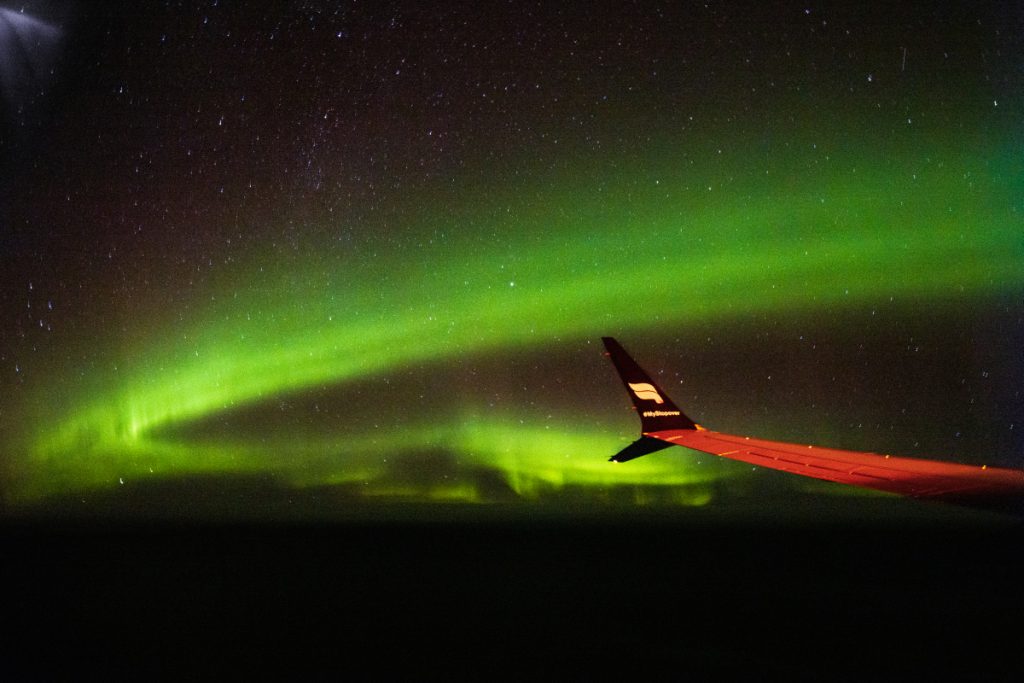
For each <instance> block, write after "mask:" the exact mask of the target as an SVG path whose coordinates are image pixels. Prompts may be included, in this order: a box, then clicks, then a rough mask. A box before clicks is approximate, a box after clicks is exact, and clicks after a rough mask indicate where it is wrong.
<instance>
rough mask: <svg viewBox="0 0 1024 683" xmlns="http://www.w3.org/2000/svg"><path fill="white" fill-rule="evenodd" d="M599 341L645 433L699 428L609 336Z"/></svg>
mask: <svg viewBox="0 0 1024 683" xmlns="http://www.w3.org/2000/svg"><path fill="white" fill-rule="evenodd" d="M601 341H603V342H604V347H605V349H607V354H606V355H607V356H608V357H609V358H611V359H612V363H613V364H614V365H615V369H616V370H618V372H619V377H620V378H621V379H622V383H623V384H624V385H625V386H626V391H628V392H629V397H630V398H631V399H632V400H633V405H634V406H635V407H636V411H637V413H639V414H640V425H641V430H642V431H643V433H644V434H647V433H648V432H660V431H662V430H666V429H698V427H697V423H695V422H694V421H693V420H691V419H690V418H688V417H686V415H684V414H683V411H681V410H679V408H678V407H677V406H676V404H675V403H673V402H672V399H670V398H669V397H668V394H666V393H665V392H664V391H662V389H661V387H659V386H658V385H657V384H656V383H655V382H654V380H652V379H651V377H650V375H648V374H647V373H646V372H645V371H644V369H643V368H641V367H640V366H639V365H637V363H636V361H635V360H633V359H632V358H631V357H630V355H629V354H628V353H626V350H625V349H624V348H622V346H621V345H620V344H619V343H618V342H617V341H615V340H614V339H613V338H612V337H601ZM641 455H642V454H641ZM634 457H635V456H634ZM613 459H614V458H613Z"/></svg>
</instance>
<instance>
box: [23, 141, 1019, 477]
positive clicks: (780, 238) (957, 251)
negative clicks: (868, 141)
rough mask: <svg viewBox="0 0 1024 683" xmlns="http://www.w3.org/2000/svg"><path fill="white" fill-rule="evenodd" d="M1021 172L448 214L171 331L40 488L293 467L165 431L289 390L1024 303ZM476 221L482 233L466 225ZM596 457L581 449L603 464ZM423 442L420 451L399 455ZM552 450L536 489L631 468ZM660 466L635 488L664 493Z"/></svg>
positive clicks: (669, 182)
mask: <svg viewBox="0 0 1024 683" xmlns="http://www.w3.org/2000/svg"><path fill="white" fill-rule="evenodd" d="M1003 161H1006V160H1003ZM968 162H971V163H973V165H974V166H984V164H983V163H982V162H981V161H977V160H967V161H965V162H964V163H968ZM951 166H952V165H951ZM1003 166H1004V167H1005V168H1004V167H998V168H995V169H994V170H990V176H984V175H980V176H979V175H977V174H976V175H974V176H973V177H972V178H971V181H970V183H967V182H966V181H965V180H964V179H963V178H962V177H961V176H960V175H958V173H957V172H955V171H953V170H948V171H934V172H932V173H931V174H930V175H927V176H925V177H923V178H921V179H919V180H915V181H914V182H911V181H910V180H908V179H907V178H905V177H904V176H903V175H898V176H896V177H894V176H893V175H887V174H884V173H875V174H874V175H871V174H868V173H864V172H862V173H860V174H859V175H850V174H847V175H846V176H843V177H832V178H828V179H822V183H821V185H822V186H823V187H825V188H826V189H827V192H824V193H819V192H810V191H805V192H803V193H800V192H795V191H793V190H792V189H790V188H789V187H785V188H783V189H784V190H785V194H780V193H781V192H782V190H780V189H779V188H772V187H771V186H769V188H768V189H767V190H765V191H764V192H762V193H761V194H760V195H756V196H755V195H751V194H742V193H739V192H732V193H729V194H728V195H723V196H718V197H712V195H713V191H709V192H707V194H704V192H703V191H701V190H700V189H699V188H696V185H697V184H696V183H694V182H692V181H691V179H689V178H688V177H687V176H685V175H683V174H677V176H676V177H672V176H671V174H669V175H668V176H667V177H666V180H665V181H664V183H662V182H661V181H659V182H658V183H657V185H656V186H655V185H653V184H645V185H643V186H637V185H636V183H634V182H632V181H626V180H623V179H620V180H619V181H618V182H619V184H618V185H613V186H612V187H611V188H610V189H609V188H601V189H600V192H598V191H597V190H595V189H594V188H590V187H580V186H579V185H570V186H569V187H567V188H562V189H561V190H559V189H558V188H555V189H552V190H550V191H547V192H544V193H541V194H534V196H532V197H531V198H530V199H529V200H528V201H527V200H524V201H523V203H522V204H521V205H520V206H519V207H518V208H517V210H516V211H514V212H511V213H510V214H509V215H508V216H505V217H499V218H494V219H493V220H492V221H491V222H490V223H485V222H481V220H480V218H479V217H478V216H475V217H470V216H469V214H452V215H446V214H444V213H443V212H439V211H437V210H435V211H434V212H432V213H430V214H428V215H427V216H426V217H425V219H424V221H425V223H429V224H430V225H432V226H434V227H435V228H436V226H438V225H442V226H445V230H444V232H445V234H446V235H447V237H445V238H443V239H441V238H438V239H437V240H435V241H434V242H433V243H431V242H429V241H424V242H423V243H422V244H421V245H420V246H419V247H416V248H414V247H411V246H409V245H408V244H406V245H404V246H403V247H402V248H400V249H394V250H392V251H384V252H381V253H379V254H378V255H377V256H376V257H375V258H372V259H370V258H366V257H365V254H363V255H357V256H356V257H351V256H349V255H346V254H333V255H332V254H331V253H325V252H321V253H319V254H318V255H317V256H316V257H310V258H309V259H307V260H301V259H300V260H299V262H292V263H287V264H283V265H279V266H277V267H276V268H273V267H270V266H266V265H264V266H261V267H250V268H249V269H246V270H244V271H236V272H233V273H231V274H230V275H229V276H227V277H225V278H224V280H223V281H222V282H220V283H219V284H218V285H217V289H216V291H214V292H213V293H212V294H211V296H210V297H209V298H212V299H213V300H214V301H213V303H211V304H209V305H208V306H207V308H206V309H205V310H204V311H202V312H201V313H200V314H199V315H198V316H194V317H193V320H194V321H195V322H194V323H193V325H192V326H190V328H189V329H188V330H187V331H174V332H173V333H170V334H168V331H167V330H164V331H163V333H164V334H165V335H166V336H165V337H164V339H163V340H162V341H159V342H155V343H154V344H153V345H152V346H151V347H150V348H146V349H138V350H133V351H138V352H137V353H135V356H136V358H138V359H139V360H138V361H137V362H136V363H134V364H129V367H128V369H127V371H126V373H125V376H122V377H120V378H111V380H110V382H109V383H108V384H107V385H106V386H105V388H104V389H103V390H102V391H100V392H99V395H97V392H96V391H95V390H90V392H89V395H88V396H79V397H75V398H72V399H71V400H70V404H71V406H72V408H73V409H72V410H71V412H70V414H66V415H58V416H55V417H53V418H44V419H42V420H41V422H40V424H39V429H38V432H37V433H36V434H35V435H33V436H32V437H30V445H29V447H28V450H29V456H30V457H29V461H30V463H29V468H28V470H29V474H30V475H31V477H35V476H39V477H45V476H51V475H52V471H54V470H56V471H62V472H63V473H64V474H63V475H62V476H61V477H57V479H60V480H62V481H63V480H65V479H66V482H65V483H66V484H67V485H68V486H73V485H74V484H75V482H79V483H84V482H86V481H95V480H97V476H96V475H97V474H99V473H101V472H103V473H104V474H103V475H102V476H101V477H99V478H100V479H103V480H109V477H108V476H107V473H106V471H107V470H109V469H111V468H110V467H109V466H108V465H109V464H110V463H112V462H113V463H119V464H120V465H122V466H123V465H124V464H125V457H124V456H125V455H126V454H135V456H137V457H139V458H141V457H142V456H141V455H139V454H143V453H146V454H149V456H148V457H146V458H144V459H145V460H147V461H149V460H152V461H155V462H157V463H159V464H161V465H162V466H163V467H164V468H166V469H167V470H171V471H204V470H206V469H209V468H210V467H211V465H210V463H211V462H216V463H219V464H218V465H216V466H215V468H216V469H221V468H222V469H224V470H236V471H244V470H246V469H247V468H249V467H251V468H253V469H256V470H266V469H268V468H269V469H272V468H273V466H268V465H267V464H266V462H265V460H266V458H262V457H261V453H259V452H258V451H260V450H262V449H256V451H257V452H254V451H253V447H252V446H251V445H249V446H246V447H245V448H241V447H239V448H233V447H224V446H223V445H222V446H220V447H218V448H217V449H215V450H216V453H214V452H212V451H208V450H205V449H203V448H201V447H198V446H196V445H194V444H191V445H190V444H167V443H161V442H159V441H158V440H156V439H155V438H153V436H152V433H153V431H154V430H155V429H157V428H161V427H164V426H167V425H169V424H176V423H182V422H186V421H189V420H193V419H197V418H201V417H203V416H207V415H210V414H216V413H217V412H220V411H223V410H226V409H230V408H232V407H236V406H241V405H245V404H251V403H255V402H260V401H263V400H267V399H268V398H270V397H273V396H277V395H280V394H283V393H287V392H295V391H302V390H307V389H310V388H313V387H318V386H325V385H328V384H330V385H337V384H340V383H344V382H345V381H348V380H352V379H355V378H362V377H369V376H373V375H375V374H378V373H381V372H385V371H389V370H391V369H394V368H399V367H408V366H412V365H417V364H421V363H427V362H436V361H438V360H442V359H452V358H459V357H465V356H472V355H476V354H481V353H485V352H490V351H495V350H499V349H502V348H511V347H536V348H541V347H543V346H545V345H550V344H552V343H554V342H557V341H558V340H566V339H573V338H583V337H594V338H596V337H597V336H600V335H601V334H606V333H609V332H614V333H616V334H622V333H628V332H630V331H634V330H641V329H652V328H653V329H656V328H663V327H664V326H666V325H672V326H693V325H698V324H708V323H715V322H719V323H721V322H724V321H728V320H734V319H741V318H745V317H749V316H755V315H758V314H764V313H770V312H809V311H813V310H816V309H821V308H824V307H837V306H864V305H874V304H876V303H883V302H888V301H893V300H901V301H907V302H909V301H913V300H918V299H937V300H943V299H948V298H950V297H970V296H976V295H986V294H992V293H1001V292H1006V291H1017V290H1019V289H1021V288H1022V287H1024V268H1022V267H1021V264H1022V263H1024V240H1022V239H1021V234H1022V229H1021V228H1022V226H1021V221H1020V218H1019V216H1018V215H1017V214H1016V213H1015V211H1016V209H1017V204H1018V203H1019V199H1018V198H1019V197H1020V196H1022V195H1024V180H1022V178H1024V173H1020V172H1019V171H1020V169H1019V168H1017V166H1019V162H1010V161H1006V163H1004V164H1003ZM1007 179H1010V180H1007ZM808 185H810V183H808ZM979 185H982V186H984V187H982V189H980V190H979V189H978V186H979ZM691 186H692V187H691ZM825 195H827V196H825ZM470 218H471V222H472V224H473V227H472V229H470V228H467V227H466V226H465V225H463V224H462V223H461V222H462V221H464V220H467V219H470ZM424 230H425V228H424V229H423V230H420V232H423V231H424ZM328 231H329V230H328ZM410 232H411V233H412V234H414V235H415V234H417V230H416V229H415V228H414V229H412V230H411V231H410ZM411 239H416V238H415V237H414V238H411ZM271 258H272V257H268V259H259V258H257V259H256V260H255V262H259V263H264V264H266V263H271V262H272V261H271V260H270V259H271ZM140 324H141V325H144V324H145V321H140ZM102 385H103V383H102V382H101V386H102ZM381 401H382V404H385V405H386V397H382V398H381ZM466 429H468V431H467V432H463V433H460V434H459V435H458V437H457V438H456V442H458V443H461V444H462V447H463V448H466V449H474V450H475V451H477V452H480V453H482V454H483V455H481V457H482V458H483V459H484V460H487V461H489V462H491V463H493V464H497V465H498V466H500V467H501V468H502V469H503V470H504V471H505V472H506V474H507V476H508V477H509V479H510V481H513V482H514V481H516V479H517V477H519V476H520V475H519V474H518V473H520V472H522V471H523V470H522V469H521V460H520V459H519V458H521V457H523V456H521V455H516V453H518V452H519V451H518V450H516V448H517V447H516V446H510V448H512V449H513V450H510V451H500V450H494V449H493V448H490V449H488V448H485V447H484V444H486V443H490V442H494V441H501V440H502V439H506V441H505V443H513V444H515V443H517V437H514V436H513V435H512V434H509V433H508V432H506V431H505V429H504V428H503V427H500V426H495V425H493V424H492V425H489V426H486V427H480V426H479V425H478V426H476V427H473V428H466ZM530 429H532V427H530V426H529V425H527V426H526V427H518V428H516V429H515V430H513V431H515V433H517V434H521V433H523V432H525V431H529V430H530ZM445 436H446V438H451V437H452V434H451V429H450V428H448V429H447V433H446V434H445ZM589 438H590V437H589V436H588V437H587V439H588V443H589V447H587V445H586V444H577V446H578V447H579V449H578V450H577V451H576V452H578V453H593V452H594V448H595V447H594V442H593V441H589ZM413 442H415V439H413ZM408 445H409V442H408V441H404V442H403V441H402V440H401V439H399V440H398V441H397V442H396V443H395V444H394V445H393V446H391V447H393V448H396V449H402V448H407V447H408ZM552 447H554V445H553V444H552ZM316 448H318V449H322V448H323V444H317V445H316ZM382 448H383V447H382ZM555 450H557V448H556V449H555ZM606 450H610V451H611V452H614V450H615V449H614V448H610V449H606ZM269 452H270V450H269V449H268V450H267V451H266V452H265V453H269ZM335 452H339V451H335ZM381 452H382V451H381ZM535 452H537V453H544V454H545V455H543V456H538V457H541V458H542V459H545V463H546V464H543V465H541V464H539V463H533V465H531V466H530V467H528V468H526V469H527V470H528V472H529V476H530V477H531V478H532V479H539V480H543V481H551V482H561V483H563V484H564V483H567V482H582V483H586V482H591V481H605V480H602V479H601V476H600V475H598V474H595V472H596V471H597V470H600V471H601V472H606V471H607V470H608V468H609V467H610V466H608V465H607V464H606V463H605V462H604V461H603V459H600V460H599V461H595V462H594V463H593V465H592V467H593V468H596V469H594V470H592V469H591V466H589V465H588V466H582V467H570V468H566V467H565V466H564V463H560V462H559V461H558V456H557V455H551V449H541V450H538V451H535ZM265 453H264V454H265ZM135 456H133V457H135ZM225 458H227V460H225ZM104 461H106V462H107V465H105V464H104ZM645 467H646V465H641V466H639V467H635V468H634V470H633V471H634V473H636V472H640V473H647V474H650V475H651V476H655V475H654V473H651V472H647V471H646V470H645ZM90 472H92V473H91V474H90ZM323 476H325V477H329V475H328V474H326V473H325V474H324V475H323ZM630 476H632V475H630ZM656 476H657V477H658V478H659V479H660V478H662V477H667V478H668V479H669V480H671V474H670V473H668V472H659V473H657V475H656ZM31 477H30V478H31ZM591 477H594V478H591ZM79 480H80V481H79ZM616 481H621V480H616Z"/></svg>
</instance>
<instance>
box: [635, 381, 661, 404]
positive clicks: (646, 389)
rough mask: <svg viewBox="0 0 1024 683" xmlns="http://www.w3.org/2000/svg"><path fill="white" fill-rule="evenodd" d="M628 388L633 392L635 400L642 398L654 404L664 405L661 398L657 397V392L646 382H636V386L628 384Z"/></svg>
mask: <svg viewBox="0 0 1024 683" xmlns="http://www.w3.org/2000/svg"><path fill="white" fill-rule="evenodd" d="M629 388H630V389H632V390H633V393H634V394H636V397H637V398H642V399H644V400H645V401H654V402H655V403H664V402H665V401H664V400H662V398H661V396H659V395H658V390H657V389H655V388H654V387H653V386H651V385H650V384H647V383H646V382H637V383H636V384H633V383H630V385H629Z"/></svg>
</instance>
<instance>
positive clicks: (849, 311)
mask: <svg viewBox="0 0 1024 683" xmlns="http://www.w3.org/2000/svg"><path fill="white" fill-rule="evenodd" d="M94 4H95V3H75V2H64V3H60V2H21V3H12V2H4V3H0V87H2V89H0V94H2V97H0V228H2V230H0V258H2V264H3V271H2V273H0V278H2V290H0V293H2V299H0V307H2V308H0V315H2V321H3V328H2V329H3V336H2V340H0V392H2V394H3V399H2V401H0V495H2V496H3V501H4V504H5V505H6V506H8V507H10V508H12V509H17V508H19V507H20V506H28V505H36V504H39V503H40V501H43V502H46V501H51V502H52V501H63V503H62V504H64V505H70V506H71V508H70V509H72V510H75V509H78V508H76V507H74V506H77V505H79V504H81V505H82V506H85V507H88V506H100V507H102V506H113V507H117V506H124V507H118V508H117V509H127V510H136V509H140V508H145V507H146V506H147V505H159V506H169V507H170V509H173V510H178V511H187V510H189V509H191V508H192V507H195V506H203V505H206V506H213V507H214V508H215V509H232V508H237V507H238V506H239V501H242V505H243V506H244V507H246V509H257V510H258V509H261V508H262V509H266V510H271V512H270V514H271V515H273V514H277V512H276V511H277V510H279V508H278V507H275V506H281V505H287V504H290V502H291V501H293V500H302V501H305V503H304V505H305V507H303V508H302V509H303V510H304V511H305V513H309V514H320V513H321V512H322V510H325V509H332V510H337V509H341V510H350V509H357V508H366V507H367V506H371V505H372V504H373V503H380V502H396V501H397V502H415V503H420V504H429V503H432V502H438V503H449V504H451V503H465V504H467V505H469V504H473V503H479V504H486V503H501V504H507V505H509V506H512V507H517V506H519V507H525V508H526V509H532V508H534V507H538V506H543V505H545V504H551V505H553V506H554V507H555V508H556V509H563V510H583V509H592V508H594V507H595V506H597V507H600V506H606V505H611V504H615V505H626V506H639V507H644V506H662V507H665V508H672V509H676V508H679V509H683V510H689V509H694V508H697V507H701V508H714V507H715V506H725V505H727V504H728V503H729V501H736V500H756V501H763V500H773V501H775V502H774V503H773V505H781V506H784V505H786V504H787V502H786V501H791V500H793V498H794V497H796V496H806V497H812V498H820V499H824V500H832V499H836V498H838V497H839V496H843V495H849V490H848V489H846V488H843V487H839V486H833V485H826V484H823V483H819V482H809V481H804V480H800V479H796V478H792V477H789V476H786V475H781V474H779V473H774V472H764V471H762V470H752V469H751V468H750V467H749V466H746V465H743V464H740V463H731V462H723V461H717V460H714V459H712V458H710V457H709V456H701V455H699V454H695V453H692V452H687V451H684V450H682V449H671V450H668V451H662V452H659V453H657V454H653V455H650V456H647V457H645V458H643V459H640V460H637V461H634V462H630V463H628V464H623V465H612V464H610V463H608V462H607V458H608V457H609V456H610V455H612V454H613V453H615V452H616V451H618V450H619V449H621V448H622V447H624V446H625V445H626V444H628V443H629V442H630V441H632V440H633V439H635V438H636V436H637V434H638V423H637V421H636V419H635V415H634V414H633V413H632V411H631V410H630V406H629V401H628V399H627V397H626V396H625V395H624V394H623V392H622V389H621V384H620V383H619V380H618V379H617V377H616V376H615V374H614V372H613V370H612V368H611V366H610V364H609V363H608V362H607V360H606V359H605V358H604V357H603V356H602V353H601V351H602V347H601V345H600V337H601V336H602V335H612V336H616V337H617V338H618V339H619V340H620V341H621V342H622V343H623V345H624V346H625V347H626V348H627V349H628V350H630V351H631V352H632V353H633V355H634V356H635V357H636V358H637V360H638V361H639V362H640V363H641V364H642V365H644V366H645V367H646V368H647V369H648V370H650V371H651V372H652V373H653V374H655V376H656V377H657V378H658V381H659V382H660V383H661V384H662V386H663V387H664V388H665V389H666V391H668V392H669V393H671V395H672V396H673V398H674V399H675V400H676V402H677V403H679V404H680V405H681V406H682V407H683V409H684V410H685V411H686V412H687V413H688V414H690V415H691V417H693V418H694V419H695V420H697V421H698V422H700V423H702V424H704V425H706V426H707V427H709V428H712V429H716V430H719V431H727V432H733V433H741V434H744V433H747V434H751V435H757V436H761V437H764V438H771V439H778V440H786V441H795V442H801V443H821V444H823V445H832V446H836V447H841V448H851V449H859V450H871V451H875V452H891V453H898V454H902V455H908V456H920V457H932V458H937V459H948V460H957V461H961V462H968V463H976V464H986V463H987V464H993V465H1001V466H1010V467H1021V466H1024V439H1022V437H1021V432H1022V424H1024V401H1022V398H1021V395H1020V387H1021V386H1022V385H1024V382H1022V380H1024V362H1022V357H1021V351H1020V349H1021V348H1024V319H1022V315H1024V301H1022V294H1024V154H1022V151H1024V147H1022V141H1024V135H1022V133H1024V123H1022V122H1024V117H1022V105H1024V87H1022V86H1024V58H1022V56H1021V55H1024V38H1022V35H1024V32H1022V29H1024V10H1022V9H1020V8H1019V7H1015V6H1013V5H1012V4H1010V3H963V4H962V6H959V7H958V6H955V5H954V6H951V7H945V8H941V9H940V8H934V7H909V6H906V7H899V8H895V9H893V8H889V7H886V8H885V10H884V11H880V10H879V9H878V8H867V7H861V6H860V5H861V4H863V3H852V2H851V3H819V2H801V3H795V2H761V3H724V2H682V3H670V2H639V1H638V2H595V3H590V4H587V6H586V7H585V8H576V7H574V6H570V5H571V3H568V4H567V3H562V2H515V1H510V2H493V3H492V2H487V3H461V2H443V3H416V2H404V1H396V2H379V3H372V2H314V1H308V2H291V3H275V4H273V5H271V4H270V3H266V4H263V3H232V2H216V1H213V0H210V1H206V2H162V3H158V2H153V3H139V4H136V3H116V2H111V3H104V4H103V5H102V7H95V6H93V5H94ZM125 501H128V502H125ZM282 501H284V502H282ZM310 501H313V502H310ZM426 507H428V508H429V505H427V506H426ZM305 513H304V514H305ZM183 514H184V512H183Z"/></svg>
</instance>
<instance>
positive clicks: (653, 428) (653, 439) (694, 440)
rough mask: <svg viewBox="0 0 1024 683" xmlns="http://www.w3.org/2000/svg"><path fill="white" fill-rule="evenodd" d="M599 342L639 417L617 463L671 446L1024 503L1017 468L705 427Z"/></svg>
mask: <svg viewBox="0 0 1024 683" xmlns="http://www.w3.org/2000/svg"><path fill="white" fill-rule="evenodd" d="M602 340H603V341H604V345H605V348H606V349H607V354H606V355H608V356H609V357H610V358H611V360H612V363H613V364H614V365H615V368H616V370H618V372H619V376H620V378H621V379H622V381H623V384H625V385H626V388H627V390H628V391H629V392H630V396H631V398H632V400H633V404H634V406H635V407H636V409H637V412H638V413H639V414H640V419H641V430H642V436H641V438H640V439H639V440H637V441H635V442H634V443H632V444H630V445H629V446H628V447H626V448H625V449H623V450H622V451H621V452H620V453H618V454H616V455H614V456H612V458H611V460H612V461H614V462H625V461H627V460H632V459H633V458H637V457H640V456H641V455H646V454H648V453H652V452H654V451H657V450H661V449H662V448H667V447H668V446H669V445H674V446H683V447H685V448H690V449H693V450H696V451H701V452H703V453H710V454H711V455H717V456H721V457H723V458H730V459H733V460H740V461H742V462H747V463H750V464H752V465H758V466H760V467H767V468H769V469H773V470H780V471H783V472H790V473H792V474H798V475H801V476H805V477H812V478H814V479H823V480H826V481H833V482H838V483H841V484H851V485H854V486H861V487H864V488H869V489H876V490H879V491H887V492H889V493H896V494H900V495H904V496H911V497H914V498H930V499H937V500H944V501H949V502H957V503H964V504H972V505H980V506H982V507H995V508H997V509H1004V508H1007V507H1011V508H1016V507H1018V506H1019V503H1020V502H1021V501H1024V472H1022V471H1019V470H1011V469H1006V468H999V467H987V466H981V467H979V466H974V465H963V464H958V463H951V462H941V461H937V460H924V459H919V458H903V457H895V456H891V455H880V454H877V453H864V452H860V451H845V450H839V449H835V448H823V447H820V446H810V445H801V444H793V443H784V442H780V441H767V440H765V439H755V438H751V437H748V436H738V435H734V434H722V433H719V432H714V431H710V430H707V429H705V428H703V427H701V426H700V425H698V424H696V423H695V422H693V420H691V419H690V418H688V417H687V416H686V415H685V414H683V412H682V411H681V410H680V409H679V408H678V407H677V406H676V405H675V404H674V403H673V402H672V400H671V399H670V398H669V397H668V395H667V394H665V392H664V391H663V390H662V389H661V388H660V387H658V386H657V384H655V382H654V381H653V380H652V379H651V378H650V376H649V375H648V374H647V373H646V372H645V371H644V370H643V369H642V368H640V366H639V365H637V363H636V362H635V361H634V360H633V359H632V358H631V357H630V356H629V354H628V353H626V351H625V349H623V348H622V346H620V345H619V343H618V342H616V341H615V340H614V339H613V338H611V337H603V338H602Z"/></svg>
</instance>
